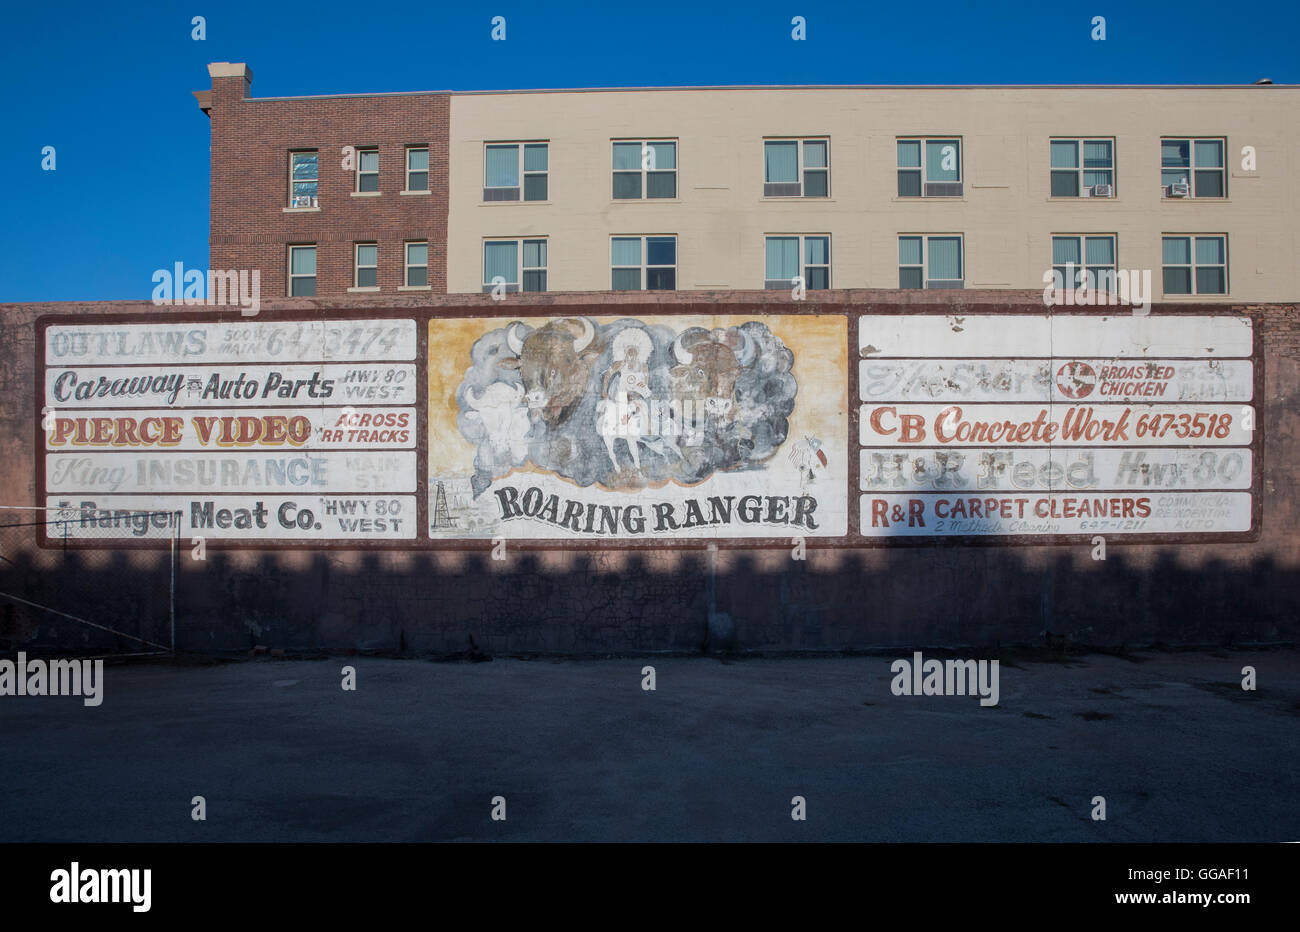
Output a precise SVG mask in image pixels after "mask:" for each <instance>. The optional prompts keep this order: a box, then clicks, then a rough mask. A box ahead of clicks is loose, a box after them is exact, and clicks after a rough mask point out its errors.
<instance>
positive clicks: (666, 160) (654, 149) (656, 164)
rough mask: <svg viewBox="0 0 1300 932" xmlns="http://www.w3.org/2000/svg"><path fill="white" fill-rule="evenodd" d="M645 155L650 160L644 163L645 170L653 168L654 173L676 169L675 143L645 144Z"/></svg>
mask: <svg viewBox="0 0 1300 932" xmlns="http://www.w3.org/2000/svg"><path fill="white" fill-rule="evenodd" d="M646 149H648V150H649V152H648V153H647V154H648V155H649V156H650V157H651V160H650V161H649V162H648V163H646V166H645V167H646V168H647V169H650V168H653V169H655V170H656V171H663V170H665V169H670V168H676V167H677V143H675V142H650V143H646Z"/></svg>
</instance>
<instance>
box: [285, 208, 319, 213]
mask: <svg viewBox="0 0 1300 932" xmlns="http://www.w3.org/2000/svg"><path fill="white" fill-rule="evenodd" d="M281 213H286V214H311V213H317V214H318V213H320V208H319V207H285V208H283V209H282V211H281Z"/></svg>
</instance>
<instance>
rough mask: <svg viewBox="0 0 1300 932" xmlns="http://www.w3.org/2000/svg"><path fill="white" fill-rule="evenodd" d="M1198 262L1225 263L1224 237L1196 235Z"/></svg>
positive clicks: (1206, 263) (1208, 263) (1205, 263)
mask: <svg viewBox="0 0 1300 932" xmlns="http://www.w3.org/2000/svg"><path fill="white" fill-rule="evenodd" d="M1196 264H1197V265H1223V239H1222V238H1221V237H1218V236H1198V237H1196Z"/></svg>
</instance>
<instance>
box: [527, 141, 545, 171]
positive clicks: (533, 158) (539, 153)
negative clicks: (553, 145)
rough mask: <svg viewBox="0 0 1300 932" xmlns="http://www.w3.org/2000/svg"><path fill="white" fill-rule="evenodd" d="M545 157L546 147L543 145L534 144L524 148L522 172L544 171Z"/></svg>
mask: <svg viewBox="0 0 1300 932" xmlns="http://www.w3.org/2000/svg"><path fill="white" fill-rule="evenodd" d="M547 155H548V153H547V146H546V144H545V143H541V144H538V143H534V144H533V145H530V146H527V145H526V146H524V171H526V172H544V171H546V165H547Z"/></svg>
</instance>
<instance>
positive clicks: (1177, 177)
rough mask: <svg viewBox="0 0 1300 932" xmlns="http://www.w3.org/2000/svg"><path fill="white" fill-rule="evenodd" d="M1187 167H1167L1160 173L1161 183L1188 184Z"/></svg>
mask: <svg viewBox="0 0 1300 932" xmlns="http://www.w3.org/2000/svg"><path fill="white" fill-rule="evenodd" d="M1187 174H1188V172H1187V169H1185V168H1173V169H1166V170H1165V171H1162V172H1161V173H1160V183H1161V184H1187Z"/></svg>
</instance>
